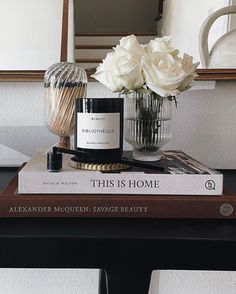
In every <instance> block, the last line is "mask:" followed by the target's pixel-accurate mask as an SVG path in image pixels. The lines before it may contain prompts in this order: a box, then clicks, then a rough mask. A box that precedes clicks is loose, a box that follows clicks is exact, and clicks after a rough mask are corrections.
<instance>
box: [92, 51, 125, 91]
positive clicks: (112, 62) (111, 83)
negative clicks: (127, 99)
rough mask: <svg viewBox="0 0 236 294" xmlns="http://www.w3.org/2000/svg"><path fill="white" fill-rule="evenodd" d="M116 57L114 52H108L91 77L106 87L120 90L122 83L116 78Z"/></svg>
mask: <svg viewBox="0 0 236 294" xmlns="http://www.w3.org/2000/svg"><path fill="white" fill-rule="evenodd" d="M118 58H119V57H118V56H116V54H115V52H109V53H108V54H107V56H106V58H105V59H103V62H102V63H101V64H100V65H99V66H98V67H97V70H96V72H95V73H94V74H93V75H91V77H93V78H95V79H96V80H97V81H99V82H100V83H102V84H103V85H104V86H106V87H107V88H108V89H110V90H112V91H117V92H120V91H122V89H123V83H122V81H121V80H120V79H119V78H118V69H117V68H116V64H117V59H118Z"/></svg>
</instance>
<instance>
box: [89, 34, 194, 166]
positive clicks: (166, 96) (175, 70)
mask: <svg viewBox="0 0 236 294" xmlns="http://www.w3.org/2000/svg"><path fill="white" fill-rule="evenodd" d="M170 40H171V37H168V36H165V37H162V38H156V39H154V40H151V41H150V42H149V43H148V44H145V45H142V44H139V42H138V41H137V38H136V37H135V36H134V35H130V36H127V37H124V38H122V39H121V40H120V44H118V45H117V46H116V47H115V48H114V50H113V52H109V53H108V54H107V56H106V58H105V59H104V60H103V61H102V63H101V64H100V65H99V66H98V68H97V70H96V72H95V74H93V75H92V77H94V78H95V79H96V80H98V81H99V82H101V83H102V84H104V85H105V86H106V87H107V88H109V89H110V90H112V91H113V92H119V93H120V94H121V95H122V94H124V95H125V139H126V141H127V142H128V143H130V144H131V145H132V146H133V149H134V152H133V157H134V158H135V159H137V160H145V161H146V160H150V161H151V160H159V159H160V158H161V155H160V148H161V147H162V146H163V145H164V144H165V143H167V142H168V141H169V139H170V120H171V101H173V100H174V101H175V102H176V96H177V95H179V94H180V93H181V92H183V91H185V90H187V89H189V88H190V87H191V86H192V84H193V80H194V78H195V77H196V76H197V74H196V68H197V66H198V64H199V63H193V58H192V57H191V56H189V55H188V54H186V53H185V54H184V55H183V57H180V56H179V50H178V49H175V48H174V47H173V46H172V45H171V43H170Z"/></svg>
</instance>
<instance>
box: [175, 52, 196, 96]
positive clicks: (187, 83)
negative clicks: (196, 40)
mask: <svg viewBox="0 0 236 294" xmlns="http://www.w3.org/2000/svg"><path fill="white" fill-rule="evenodd" d="M180 60H181V63H182V66H183V70H184V72H185V73H186V75H187V76H186V77H185V79H184V80H183V81H182V83H181V84H180V86H179V90H180V91H181V92H183V91H185V90H188V89H189V88H190V87H191V86H192V83H193V80H194V79H195V78H196V77H197V76H198V75H197V73H196V72H195V71H196V69H197V67H198V65H199V62H197V63H193V57H192V56H189V55H188V54H186V53H184V56H183V59H180Z"/></svg>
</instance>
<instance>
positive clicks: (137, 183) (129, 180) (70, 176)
mask: <svg viewBox="0 0 236 294" xmlns="http://www.w3.org/2000/svg"><path fill="white" fill-rule="evenodd" d="M163 154H164V158H163V159H162V160H161V161H158V162H156V163H155V164H157V165H159V166H162V167H165V172H163V173H157V172H156V171H153V170H151V169H150V170H147V169H140V168H137V167H131V168H130V169H127V170H125V171H120V172H101V171H86V170H78V169H74V168H72V167H70V166H69V160H70V159H69V157H68V156H64V157H63V169H62V170H61V171H60V172H49V171H48V170H47V163H46V160H47V155H46V152H45V151H42V150H38V151H37V152H35V154H34V155H33V156H32V158H31V160H30V161H29V162H28V163H27V164H26V165H25V166H24V167H23V168H22V169H21V170H20V172H19V174H18V193H19V194H148V195H222V192H223V174H221V173H219V172H218V171H216V170H214V169H211V168H209V167H207V166H205V165H204V164H202V163H200V162H198V161H196V160H195V159H193V158H191V157H189V156H188V155H187V154H185V153H183V152H181V151H165V152H163ZM126 155H127V154H126ZM152 164H153V163H152Z"/></svg>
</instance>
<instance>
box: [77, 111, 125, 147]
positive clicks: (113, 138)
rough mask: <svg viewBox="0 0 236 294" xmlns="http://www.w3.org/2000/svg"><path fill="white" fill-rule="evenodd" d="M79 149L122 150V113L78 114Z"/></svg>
mask: <svg viewBox="0 0 236 294" xmlns="http://www.w3.org/2000/svg"><path fill="white" fill-rule="evenodd" d="M77 147H78V148H86V149H117V148H120V113H119V112H115V113H80V112H77Z"/></svg>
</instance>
